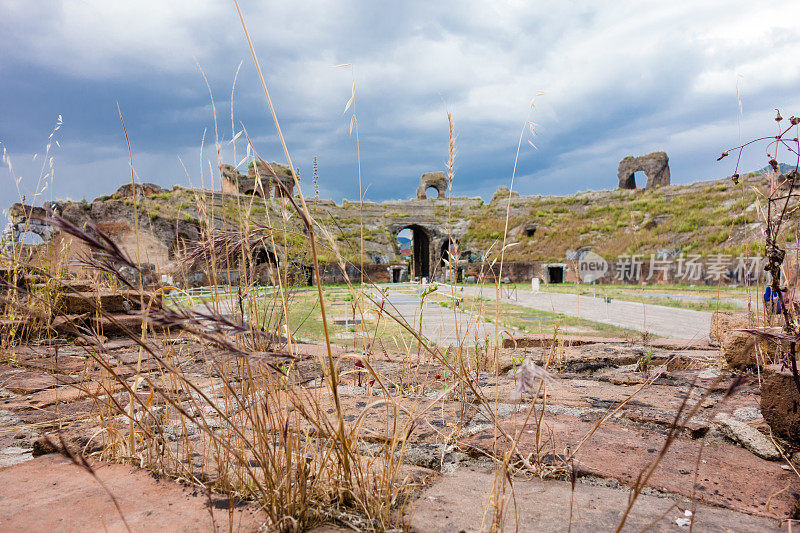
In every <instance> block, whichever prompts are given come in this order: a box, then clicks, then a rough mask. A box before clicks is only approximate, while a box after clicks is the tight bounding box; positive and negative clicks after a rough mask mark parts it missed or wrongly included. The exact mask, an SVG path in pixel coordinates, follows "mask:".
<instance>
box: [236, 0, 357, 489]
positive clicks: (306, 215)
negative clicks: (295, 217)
mask: <svg viewBox="0 0 800 533" xmlns="http://www.w3.org/2000/svg"><path fill="white" fill-rule="evenodd" d="M233 2H234V4H235V5H236V11H237V13H238V14H239V21H240V22H241V24H242V30H243V31H244V35H245V37H246V39H247V44H248V46H249V47H250V53H251V55H252V57H253V62H254V63H255V67H256V70H257V71H258V77H259V80H260V81H261V87H262V88H263V90H264V96H265V97H266V99H267V104H268V105H269V110H270V113H271V114H272V119H273V121H274V122H275V129H276V130H277V132H278V137H279V138H280V141H281V146H282V147H283V153H284V155H285V156H286V161H287V163H288V164H289V170H290V171H291V173H292V178H294V184H295V188H296V189H297V194H298V196H299V198H300V202H301V204H302V207H303V210H302V212H301V213H299V214H300V216H301V218H302V219H303V223H304V224H305V226H306V229H307V230H308V240H309V244H310V247H311V256H312V258H313V260H314V278H315V281H316V285H317V295H318V298H319V308H320V314H321V315H322V329H323V331H324V335H325V349H326V351H327V356H328V357H327V363H328V365H327V366H328V369H327V371H328V384H329V387H330V391H331V396H332V397H333V402H334V406H335V409H336V417H337V424H338V427H337V434H338V438H339V445H340V446H341V449H342V454H341V456H342V467H343V469H344V471H345V476H346V478H347V479H350V463H349V461H350V458H349V455H350V453H349V444H348V442H347V439H346V436H345V429H344V416H343V413H342V407H341V402H340V400H339V392H338V385H339V379H338V375H337V370H336V365H335V363H334V361H333V351H332V349H331V340H330V333H329V330H328V318H327V316H326V313H325V301H324V298H323V296H322V276H320V270H319V260H318V258H317V245H316V239H315V238H314V225H313V222H312V220H311V216H310V211H309V209H308V205H306V199H305V197H304V196H303V191H302V189H301V188H300V182H299V180H298V179H297V173H296V172H295V169H294V164H293V163H292V157H291V155H289V149H288V147H287V146H286V140H285V139H284V137H283V132H282V131H281V126H280V123H279V121H278V115H277V114H276V113H275V107H274V106H273V105H272V98H271V97H270V95H269V90H268V89H267V83H266V81H265V80H264V74H263V72H262V71H261V66H260V64H259V61H258V56H257V55H256V51H255V48H254V47H253V42H252V40H251V39H250V34H249V32H248V31H247V25H246V24H245V21H244V16H243V15H242V10H241V8H240V7H239V2H238V0H233ZM248 142H249V140H248ZM262 162H263V161H262ZM265 165H266V164H265ZM278 183H279V184H280V180H278ZM290 200H291V198H290Z"/></svg>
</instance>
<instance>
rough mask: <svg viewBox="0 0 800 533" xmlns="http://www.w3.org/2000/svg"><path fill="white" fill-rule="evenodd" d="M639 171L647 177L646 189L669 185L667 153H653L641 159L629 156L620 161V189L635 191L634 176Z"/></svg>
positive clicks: (618, 172)
mask: <svg viewBox="0 0 800 533" xmlns="http://www.w3.org/2000/svg"><path fill="white" fill-rule="evenodd" d="M639 171H641V172H644V173H645V175H647V185H645V189H652V188H653V187H663V186H665V185H669V180H670V175H669V158H668V157H667V154H666V152H653V153H652V154H647V155H643V156H641V157H631V156H628V157H626V158H624V159H623V160H622V161H620V162H619V168H618V169H617V178H619V188H620V189H635V188H636V178H635V177H634V174H635V173H636V172H639Z"/></svg>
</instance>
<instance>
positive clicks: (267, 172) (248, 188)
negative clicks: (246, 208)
mask: <svg viewBox="0 0 800 533" xmlns="http://www.w3.org/2000/svg"><path fill="white" fill-rule="evenodd" d="M220 174H221V175H222V192H224V193H229V194H235V193H241V194H254V195H256V196H260V197H262V198H269V197H270V196H274V197H275V198H283V197H285V196H287V194H286V192H285V191H284V189H285V190H287V191H289V194H288V196H292V195H293V194H294V177H293V176H292V171H291V169H290V168H289V167H288V166H286V165H281V164H279V163H269V166H267V167H264V166H263V165H262V166H259V165H253V166H251V167H250V168H249V170H248V172H247V175H246V176H245V175H242V174H241V173H240V172H239V171H238V170H237V169H236V167H234V166H233V165H225V164H223V165H220ZM279 183H280V184H282V185H283V187H281V185H279Z"/></svg>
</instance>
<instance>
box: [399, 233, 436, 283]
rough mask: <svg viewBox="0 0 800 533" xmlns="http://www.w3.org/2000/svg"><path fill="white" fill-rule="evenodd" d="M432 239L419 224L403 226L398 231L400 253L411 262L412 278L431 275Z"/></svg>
mask: <svg viewBox="0 0 800 533" xmlns="http://www.w3.org/2000/svg"><path fill="white" fill-rule="evenodd" d="M430 244H431V241H430V237H429V236H428V233H427V232H426V231H425V230H424V229H423V228H421V227H420V226H417V225H411V226H408V227H405V228H403V229H402V230H400V231H399V232H398V233H397V248H398V250H399V252H400V255H401V256H402V257H403V258H407V259H406V260H407V261H408V262H409V263H410V264H411V268H410V271H411V277H412V278H429V279H430V276H431V257H430V256H431V249H430V248H431V246H430Z"/></svg>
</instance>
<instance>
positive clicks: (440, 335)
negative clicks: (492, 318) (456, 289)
mask: <svg viewBox="0 0 800 533" xmlns="http://www.w3.org/2000/svg"><path fill="white" fill-rule="evenodd" d="M415 290H416V289H415ZM440 291H441V293H442V294H449V288H447V287H446V286H442V287H440ZM387 299H388V302H389V303H390V304H391V305H392V306H393V307H394V309H393V311H392V312H393V313H394V312H397V313H399V314H400V315H402V316H403V318H404V319H405V320H406V321H407V322H408V323H409V324H412V325H413V326H414V327H415V328H416V327H419V312H420V308H419V303H420V298H419V296H417V294H416V292H414V291H409V290H404V291H399V290H393V289H391V288H390V289H389V293H388V297H387ZM387 307H388V306H387ZM395 310H396V311H395ZM456 320H458V337H456V327H455V324H456ZM503 329H505V328H500V329H499V332H502V331H503ZM476 332H477V336H476ZM422 333H423V335H425V337H427V338H428V339H430V340H432V341H434V342H437V343H440V344H444V345H445V346H447V345H454V344H456V340H457V338H460V339H461V340H462V342H463V343H464V344H465V345H473V344H474V343H475V339H476V338H477V340H478V344H483V342H484V339H485V338H486V337H487V336H488V337H490V338H491V339H494V335H495V327H494V324H493V323H487V322H485V321H483V320H480V319H478V318H477V317H474V316H471V315H469V314H467V313H462V312H461V311H457V312H455V313H454V312H453V309H452V308H448V307H442V306H440V305H438V304H435V303H428V302H427V301H426V303H425V307H424V310H423V312H422Z"/></svg>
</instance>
